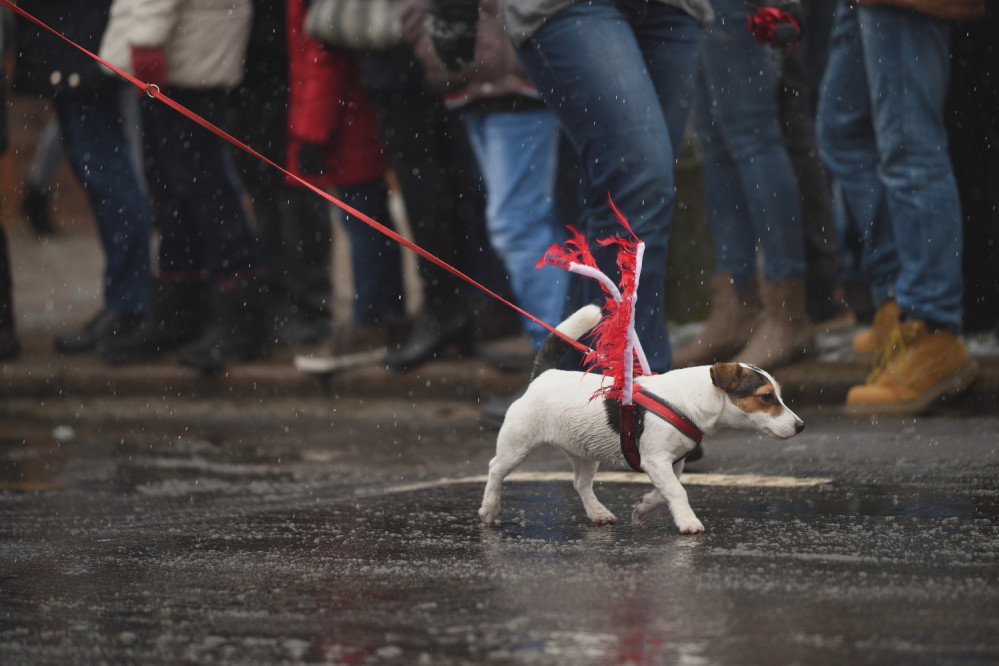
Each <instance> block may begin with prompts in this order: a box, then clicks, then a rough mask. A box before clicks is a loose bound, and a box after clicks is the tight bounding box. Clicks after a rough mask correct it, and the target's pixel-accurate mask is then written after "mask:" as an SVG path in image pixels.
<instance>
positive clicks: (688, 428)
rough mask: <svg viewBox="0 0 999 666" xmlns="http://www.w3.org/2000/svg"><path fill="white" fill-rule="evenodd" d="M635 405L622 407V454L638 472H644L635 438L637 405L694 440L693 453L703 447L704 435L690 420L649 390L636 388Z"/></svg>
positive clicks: (686, 454)
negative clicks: (702, 439)
mask: <svg viewBox="0 0 999 666" xmlns="http://www.w3.org/2000/svg"><path fill="white" fill-rule="evenodd" d="M632 400H634V403H633V404H631V405H621V453H622V454H624V459H625V460H627V461H628V464H629V465H630V466H631V468H632V469H633V470H635V471H636V472H643V471H645V470H643V469H642V454H641V453H640V452H639V450H638V439H637V437H635V405H641V406H642V407H644V408H645V409H647V410H649V411H650V412H652V413H653V414H655V415H656V416H658V417H659V418H661V419H663V420H664V421H666V422H667V423H669V424H670V425H672V426H673V427H674V428H676V429H677V430H679V431H680V432H682V433H683V434H684V435H686V436H687V437H689V438H691V439H692V440H694V447H693V448H692V449H691V450H690V451H693V450H694V449H696V448H697V447H698V446H700V445H701V438H702V437H703V436H704V433H702V432H701V430H700V428H698V427H697V426H696V425H694V424H693V423H692V422H691V421H690V419H688V418H687V417H685V416H683V415H682V414H680V413H679V412H677V411H676V410H675V409H673V407H672V406H671V405H670V404H669V403H668V402H666V401H665V400H663V399H662V398H660V397H659V396H657V395H656V394H654V393H651V392H649V391H648V390H646V389H644V388H641V387H636V390H635V392H634V393H633V394H632ZM690 451H687V453H685V454H683V456H681V457H680V458H678V460H682V459H683V458H685V457H686V456H688V455H689V454H690Z"/></svg>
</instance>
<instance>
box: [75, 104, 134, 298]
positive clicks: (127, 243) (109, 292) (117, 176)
mask: <svg viewBox="0 0 999 666" xmlns="http://www.w3.org/2000/svg"><path fill="white" fill-rule="evenodd" d="M118 103H119V96H118V89H117V88H116V87H111V86H109V87H108V88H106V89H104V90H102V91H100V92H99V93H97V94H96V95H94V96H87V97H85V98H70V99H64V100H57V101H56V104H55V109H56V113H57V116H58V118H59V125H60V128H61V130H62V136H63V144H64V146H65V148H66V155H67V157H68V158H69V162H70V164H71V165H72V167H73V170H74V172H75V173H76V175H77V177H78V178H79V179H80V182H81V183H82V184H83V188H84V190H85V191H86V193H87V197H88V198H89V199H90V204H91V209H92V211H93V214H94V218H95V220H96V222H97V230H98V234H99V235H100V239H101V244H102V246H103V248H104V254H105V260H106V263H105V268H104V301H105V304H106V305H107V307H108V308H110V309H112V310H118V311H123V312H141V311H143V310H145V309H146V308H147V307H148V306H149V272H150V264H151V257H150V253H151V248H150V230H151V221H150V213H149V205H148V203H147V200H146V196H145V193H144V191H143V188H142V186H141V184H140V183H141V181H140V180H139V177H138V174H137V173H136V171H135V167H134V165H133V163H132V160H131V159H130V156H131V152H130V149H129V147H128V143H127V141H126V139H125V134H124V133H123V130H122V122H121V112H120V109H119V106H118Z"/></svg>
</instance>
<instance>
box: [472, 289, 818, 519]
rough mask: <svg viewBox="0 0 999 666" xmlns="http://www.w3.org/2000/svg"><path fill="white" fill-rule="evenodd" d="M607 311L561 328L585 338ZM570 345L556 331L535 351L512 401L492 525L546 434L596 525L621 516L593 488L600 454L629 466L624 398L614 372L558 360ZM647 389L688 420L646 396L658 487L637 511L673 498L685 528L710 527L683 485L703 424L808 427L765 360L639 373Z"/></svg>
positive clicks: (640, 410)
mask: <svg viewBox="0 0 999 666" xmlns="http://www.w3.org/2000/svg"><path fill="white" fill-rule="evenodd" d="M600 316H601V312H600V308H599V307H598V306H596V305H588V306H586V307H584V308H582V309H580V310H579V311H577V312H576V313H575V314H573V315H571V316H570V317H569V318H568V319H566V320H565V321H564V322H562V323H561V324H559V326H558V330H559V331H560V332H561V333H564V334H565V335H566V336H568V337H570V338H572V339H574V340H578V339H579V338H580V337H581V336H582V335H583V334H585V333H586V332H587V331H589V330H590V329H592V328H593V327H594V326H595V325H596V324H597V323H598V322H599V321H600ZM568 349H570V345H569V343H568V342H566V341H565V340H563V339H562V338H560V337H559V336H557V335H555V334H551V335H549V336H548V339H547V340H546V341H545V344H544V346H543V347H542V349H541V350H540V351H539V352H538V356H537V358H536V359H535V362H534V370H533V372H532V374H531V382H530V384H529V385H528V387H527V391H526V392H525V393H524V395H523V396H522V397H521V398H520V399H518V400H517V401H516V402H514V403H513V404H512V405H511V406H510V409H509V410H508V411H507V414H506V418H505V419H504V421H503V427H502V428H501V429H500V431H499V436H498V437H497V441H496V456H495V457H494V458H493V459H492V460H491V461H490V462H489V477H488V481H487V482H486V489H485V494H484V496H483V498H482V507H481V508H480V509H479V517H480V518H481V519H482V521H483V522H484V523H486V524H487V525H489V524H492V523H493V522H494V521H495V520H496V517H497V515H498V514H499V510H500V487H501V485H502V483H503V479H505V478H506V477H507V475H509V474H510V473H511V472H512V471H513V470H514V469H516V468H517V466H518V465H520V463H522V462H523V461H524V459H525V458H527V455H528V454H529V453H530V452H531V451H533V450H534V449H535V448H536V447H538V446H539V445H541V444H544V443H548V444H551V445H553V446H557V447H558V448H560V449H562V450H563V451H564V452H565V453H566V455H567V456H568V457H569V460H570V462H571V463H572V469H573V472H574V474H575V480H574V482H573V487H574V488H575V489H576V492H578V493H579V497H580V499H581V500H582V501H583V507H584V508H585V509H586V516H587V517H588V518H589V519H590V520H591V521H593V522H594V523H596V524H597V525H605V524H609V523H613V522H615V521H616V520H617V518H616V517H615V516H614V514H613V513H611V512H610V510H609V509H608V508H607V507H605V506H604V505H603V504H601V503H600V501H599V500H598V499H597V497H596V495H594V493H593V476H594V474H596V471H597V467H598V466H599V465H600V464H601V463H604V464H605V465H609V466H611V467H614V468H619V469H620V468H625V469H626V468H627V467H628V460H627V459H626V458H625V454H624V453H623V452H622V447H621V438H620V427H621V425H620V424H621V419H620V409H619V406H620V403H619V402H618V401H616V400H613V399H606V398H604V397H601V396H599V395H595V394H596V393H597V391H598V390H599V389H600V387H601V385H602V382H603V381H604V379H605V378H604V377H603V376H602V375H600V374H598V373H586V372H579V371H565V370H557V369H556V368H555V366H556V364H557V363H558V361H559V359H560V358H561V357H562V355H563V354H564V353H565V352H566V351H567V350H568ZM639 391H641V392H642V393H644V394H645V395H647V396H651V397H652V398H653V400H655V402H656V403H659V404H662V405H668V406H669V407H668V409H669V411H670V413H671V414H672V415H673V416H676V415H677V414H678V415H680V416H679V418H680V419H681V420H682V421H683V422H684V423H682V424H681V425H682V426H685V427H684V428H683V430H681V425H673V423H671V422H668V421H667V420H665V418H660V416H658V415H656V414H655V413H649V410H648V409H646V408H644V407H642V406H637V409H636V412H635V424H634V432H635V435H634V439H635V441H636V443H637V445H638V446H639V448H640V450H641V462H642V468H643V471H645V472H646V473H647V474H648V475H649V479H650V480H651V481H652V484H653V485H654V486H655V489H654V490H652V491H651V492H649V493H647V494H645V496H643V497H642V499H641V500H640V501H639V502H638V504H636V505H635V508H634V511H633V513H632V520H633V521H636V522H637V521H643V520H645V519H646V518H647V517H648V515H649V514H650V513H651V512H652V511H653V509H655V508H657V507H659V506H661V505H662V504H664V503H666V504H668V505H669V509H670V512H671V513H672V514H673V520H674V521H675V522H676V526H677V528H678V529H679V530H680V532H682V533H683V534H695V533H698V532H703V531H704V525H703V524H701V521H700V520H698V519H697V516H696V515H694V511H693V509H691V508H690V503H689V502H688V501H687V492H686V491H685V490H684V488H683V486H682V485H680V473H681V472H682V471H683V459H684V456H686V455H687V454H688V453H689V452H690V451H692V450H693V449H694V448H696V446H697V444H698V442H699V439H700V433H701V432H703V433H708V434H711V433H714V432H717V431H718V430H721V429H722V428H746V429H750V430H756V431H758V432H763V433H766V434H768V435H771V436H773V437H776V438H778V439H788V438H790V437H794V436H795V435H797V434H798V433H799V432H801V431H802V430H803V429H804V427H805V424H804V422H803V421H802V420H801V419H800V418H798V416H797V415H796V414H795V413H794V412H792V411H791V410H790V409H788V407H787V405H785V404H784V401H783V400H782V399H781V392H780V384H778V383H777V381H776V380H775V379H774V378H773V377H772V376H771V375H770V374H768V373H767V372H765V371H763V370H761V369H760V368H756V367H753V366H750V365H746V364H743V363H716V364H714V365H712V366H699V367H694V368H685V369H682V370H673V371H672V372H667V373H665V374H661V375H650V376H647V377H636V378H635V393H636V394H637V393H639ZM636 402H637V400H636ZM698 431H700V432H698ZM691 433H694V434H691Z"/></svg>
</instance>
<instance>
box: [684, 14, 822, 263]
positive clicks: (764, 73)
mask: <svg viewBox="0 0 999 666" xmlns="http://www.w3.org/2000/svg"><path fill="white" fill-rule="evenodd" d="M712 6H713V7H714V8H715V10H716V13H717V15H718V19H716V21H715V23H714V24H713V25H712V26H711V27H710V28H708V29H707V30H706V31H705V34H704V40H703V42H702V50H701V72H702V75H703V79H702V86H701V89H702V90H704V91H705V93H706V94H707V97H708V99H709V100H710V106H709V108H708V109H707V111H708V113H710V116H711V125H712V129H713V130H714V135H715V136H718V137H720V138H721V141H722V145H721V146H719V145H718V142H717V141H713V142H711V143H710V144H709V145H710V146H711V153H710V154H709V153H706V154H705V159H704V171H705V179H706V180H705V189H706V190H707V192H708V193H709V197H710V198H711V199H716V198H717V199H719V200H720V201H722V202H723V204H722V205H724V204H725V203H726V202H727V205H728V206H730V207H733V208H743V209H744V210H745V212H744V213H742V212H740V213H733V214H732V216H730V218H729V219H732V218H734V217H736V216H738V217H744V218H745V219H748V221H749V222H750V224H751V225H752V231H753V246H754V247H755V246H759V247H760V248H761V249H762V250H763V277H764V278H765V279H766V280H773V281H776V280H787V279H791V278H801V277H803V276H804V275H805V272H806V264H805V252H804V239H803V235H802V225H801V213H800V203H799V200H798V182H797V179H796V178H795V175H794V169H793V168H792V166H791V160H790V158H789V157H788V154H787V149H786V148H785V147H784V140H783V132H782V130H781V126H780V114H779V111H778V108H777V93H778V86H779V84H780V75H781V59H780V56H779V54H777V53H775V52H774V51H773V50H771V49H770V48H769V47H765V46H761V45H759V44H756V42H755V40H754V38H753V36H752V35H750V34H749V33H748V32H747V31H746V29H745V22H746V16H747V13H748V10H747V8H746V5H745V3H744V2H743V0H714V2H713V3H712ZM719 152H724V153H727V155H728V157H730V158H731V163H730V164H728V165H726V167H725V169H724V171H723V174H722V175H723V177H724V178H727V179H730V180H731V182H728V183H726V182H714V181H711V182H710V183H709V180H710V179H711V178H712V177H713V174H712V173H711V172H712V171H713V170H714V168H715V163H716V159H718V158H717V155H718V153H719ZM718 161H721V160H718ZM733 171H734V172H733ZM733 188H734V189H735V190H737V191H738V193H739V194H738V195H736V196H735V197H734V198H733V199H732V200H731V201H729V200H728V197H727V196H726V194H725V192H726V189H728V190H729V191H731V190H732V189H733ZM740 195H741V196H740ZM718 205H719V204H716V207H717V206H718ZM745 219H744V220H734V222H735V223H740V222H742V223H744V221H745ZM718 231H722V232H723V238H733V237H735V238H739V235H738V234H739V232H738V231H737V230H735V229H732V228H727V229H720V230H716V233H718ZM733 234H735V235H734V236H733ZM735 251H736V252H737V253H738V254H739V255H740V260H741V261H743V262H746V261H749V262H750V265H748V266H744V267H742V270H752V266H753V264H754V263H755V262H754V261H753V255H754V254H755V253H754V248H741V249H737V250H735Z"/></svg>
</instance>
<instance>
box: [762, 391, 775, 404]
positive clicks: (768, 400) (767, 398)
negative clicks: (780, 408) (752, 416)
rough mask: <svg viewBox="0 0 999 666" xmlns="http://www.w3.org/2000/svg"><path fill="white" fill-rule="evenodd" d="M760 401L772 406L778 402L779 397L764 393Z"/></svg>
mask: <svg viewBox="0 0 999 666" xmlns="http://www.w3.org/2000/svg"><path fill="white" fill-rule="evenodd" d="M760 400H762V401H763V402H764V403H766V404H768V405H772V404H774V403H775V402H777V396H775V395H774V394H773V393H763V394H761V395H760Z"/></svg>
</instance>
